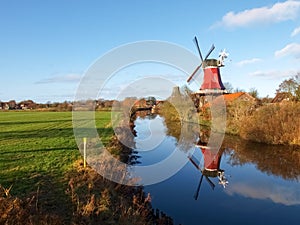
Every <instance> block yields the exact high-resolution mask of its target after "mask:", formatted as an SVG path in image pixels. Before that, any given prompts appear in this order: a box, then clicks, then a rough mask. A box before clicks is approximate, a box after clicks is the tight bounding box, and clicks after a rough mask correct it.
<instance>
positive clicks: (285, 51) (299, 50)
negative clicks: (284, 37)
mask: <svg viewBox="0 0 300 225" xmlns="http://www.w3.org/2000/svg"><path fill="white" fill-rule="evenodd" d="M288 55H292V56H294V57H295V58H296V59H299V58H300V44H298V43H291V44H288V45H286V46H285V47H284V48H282V49H280V50H278V51H276V52H275V57H283V56H288Z"/></svg>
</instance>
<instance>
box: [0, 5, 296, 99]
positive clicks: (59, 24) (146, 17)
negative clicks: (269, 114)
mask: <svg viewBox="0 0 300 225" xmlns="http://www.w3.org/2000/svg"><path fill="white" fill-rule="evenodd" d="M195 35H196V36H197V37H198V40H199V43H200V47H201V50H202V52H203V54H205V53H206V52H207V51H208V49H209V48H210V46H211V44H212V43H213V44H214V45H215V46H216V49H215V51H214V52H213V53H212V54H211V56H212V57H217V56H218V53H219V51H220V50H221V49H224V48H226V50H227V51H228V52H229V54H230V55H229V57H228V59H227V61H226V66H225V67H224V68H222V69H221V73H222V80H223V82H230V83H231V84H232V85H233V87H238V88H241V89H244V90H246V91H247V90H249V89H250V88H252V87H254V88H256V89H257V90H258V92H259V95H260V96H261V97H264V96H266V95H269V96H271V97H272V96H274V93H275V91H276V89H277V87H278V85H279V84H280V83H281V82H282V80H284V79H286V78H288V77H290V76H292V75H295V74H296V73H297V72H298V71H300V63H299V62H300V1H271V0H259V1H258V0H253V1H238V0H227V1H218V2H214V4H212V3H211V2H209V1H199V0H198V1H197V0H191V1H170V0H166V1H159V0H152V1H137V0H135V1H133V0H127V1H121V0H119V1H115V0H112V1H101V0H99V1H89V0H87V1H80V0H78V1H75V0H74V1H70V0H69V1H67V0H53V1H39V0H36V1H34V0H28V1H15V0H1V1H0V75H1V88H0V100H1V101H8V100H10V99H15V100H17V101H21V100H25V99H32V100H34V101H36V102H47V101H52V102H54V101H64V100H73V99H74V95H75V93H76V89H77V87H78V84H79V82H80V79H81V77H82V76H83V75H84V73H85V71H87V69H88V68H89V66H90V65H92V63H93V62H95V60H96V59H98V58H99V57H100V56H102V55H104V54H105V53H106V52H108V51H110V50H111V49H113V48H116V47H118V46H120V45H124V44H126V43H131V42H136V41H143V40H161V41H167V42H171V43H175V44H178V45H180V46H182V47H184V48H187V49H189V50H190V51H192V52H193V53H194V54H197V50H196V48H195V46H194V43H193V41H192V40H193V37H194V36H195ZM150 70H151V68H149V70H148V71H144V73H145V74H152V73H154V72H153V71H150ZM163 72H166V71H165V70H162V73H163ZM155 73H159V71H158V70H157V68H156V69H155ZM175 73H176V72H175ZM174 77H176V74H175V75H174ZM181 84H184V80H183V81H181ZM112 85H113V84H112ZM114 88H115V90H118V88H120V87H119V86H118V84H116V86H115V87H114Z"/></svg>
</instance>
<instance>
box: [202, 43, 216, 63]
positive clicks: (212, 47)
mask: <svg viewBox="0 0 300 225" xmlns="http://www.w3.org/2000/svg"><path fill="white" fill-rule="evenodd" d="M214 49H215V46H214V44H213V45H212V46H211V48H210V49H209V51H208V53H207V55H206V56H205V59H204V60H206V59H207V58H208V56H209V55H210V53H212V51H213V50H214Z"/></svg>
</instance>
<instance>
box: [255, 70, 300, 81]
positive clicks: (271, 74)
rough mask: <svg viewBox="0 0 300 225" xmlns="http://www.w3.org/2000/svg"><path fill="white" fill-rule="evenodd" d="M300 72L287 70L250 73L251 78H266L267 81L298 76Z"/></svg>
mask: <svg viewBox="0 0 300 225" xmlns="http://www.w3.org/2000/svg"><path fill="white" fill-rule="evenodd" d="M298 72H299V70H298V71H297V70H285V71H279V70H269V71H261V70H259V71H255V72H252V73H250V74H249V75H250V76H253V77H264V78H267V79H281V78H286V77H291V76H294V75H296V74H297V73H298Z"/></svg>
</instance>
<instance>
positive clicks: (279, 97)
mask: <svg viewBox="0 0 300 225" xmlns="http://www.w3.org/2000/svg"><path fill="white" fill-rule="evenodd" d="M291 99H292V95H291V94H290V93H288V92H278V93H277V94H276V96H275V97H274V98H273V99H272V101H271V103H280V102H285V101H290V100H291Z"/></svg>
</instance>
